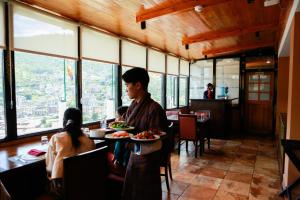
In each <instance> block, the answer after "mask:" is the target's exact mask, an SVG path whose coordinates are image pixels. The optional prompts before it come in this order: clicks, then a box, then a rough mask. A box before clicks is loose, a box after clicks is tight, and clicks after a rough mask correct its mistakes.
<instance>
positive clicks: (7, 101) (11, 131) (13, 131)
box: [3, 2, 17, 140]
mask: <svg viewBox="0 0 300 200" xmlns="http://www.w3.org/2000/svg"><path fill="white" fill-rule="evenodd" d="M10 11H11V9H10V4H9V3H8V2H6V3H5V4H4V26H5V46H6V47H7V50H4V68H3V70H4V72H3V75H4V76H3V81H4V87H3V88H4V106H5V108H4V112H5V118H6V134H7V136H6V138H5V140H12V139H16V138H17V121H16V103H15V102H16V93H15V92H16V91H15V73H14V72H15V71H14V70H15V67H14V53H13V52H12V51H10V48H9V47H10V42H11V41H10V40H11V37H10V36H11V35H10V33H11V28H12V27H11V26H10V15H11V13H10Z"/></svg>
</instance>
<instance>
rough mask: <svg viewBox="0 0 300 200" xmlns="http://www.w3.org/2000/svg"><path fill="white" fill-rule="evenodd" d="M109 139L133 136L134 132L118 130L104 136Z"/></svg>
mask: <svg viewBox="0 0 300 200" xmlns="http://www.w3.org/2000/svg"><path fill="white" fill-rule="evenodd" d="M104 137H105V138H107V139H113V140H119V139H127V138H131V137H133V134H131V133H128V132H126V131H117V132H114V133H110V134H106V135H105V136H104Z"/></svg>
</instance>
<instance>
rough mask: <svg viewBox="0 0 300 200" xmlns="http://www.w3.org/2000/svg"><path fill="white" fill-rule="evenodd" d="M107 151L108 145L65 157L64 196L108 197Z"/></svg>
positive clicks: (76, 198) (74, 198)
mask: <svg viewBox="0 0 300 200" xmlns="http://www.w3.org/2000/svg"><path fill="white" fill-rule="evenodd" d="M107 151H108V148H107V146H106V147H102V148H99V149H95V150H92V151H88V152H85V153H82V154H79V155H75V156H72V157H68V158H64V161H63V162H64V196H65V199H66V200H85V199H89V200H96V199H97V200H102V199H108V194H107V175H108V167H107Z"/></svg>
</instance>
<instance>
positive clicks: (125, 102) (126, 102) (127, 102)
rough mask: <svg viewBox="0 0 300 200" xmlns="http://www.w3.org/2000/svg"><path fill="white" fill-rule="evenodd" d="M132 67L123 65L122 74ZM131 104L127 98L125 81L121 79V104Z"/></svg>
mask: <svg viewBox="0 0 300 200" xmlns="http://www.w3.org/2000/svg"><path fill="white" fill-rule="evenodd" d="M130 69H132V67H124V66H122V74H124V73H125V72H126V71H128V70H130ZM130 104H131V99H129V97H128V95H127V93H126V85H125V82H124V81H123V80H122V105H123V106H129V105H130Z"/></svg>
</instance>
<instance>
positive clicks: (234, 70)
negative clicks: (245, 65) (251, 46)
mask: <svg viewBox="0 0 300 200" xmlns="http://www.w3.org/2000/svg"><path fill="white" fill-rule="evenodd" d="M239 77H240V59H239V58H229V59H217V66H216V98H217V99H222V98H228V99H234V98H239V86H240V85H239ZM238 102H239V101H238V99H236V100H233V101H232V103H235V104H237V103H238Z"/></svg>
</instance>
